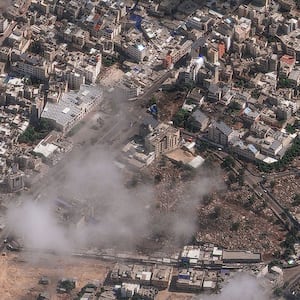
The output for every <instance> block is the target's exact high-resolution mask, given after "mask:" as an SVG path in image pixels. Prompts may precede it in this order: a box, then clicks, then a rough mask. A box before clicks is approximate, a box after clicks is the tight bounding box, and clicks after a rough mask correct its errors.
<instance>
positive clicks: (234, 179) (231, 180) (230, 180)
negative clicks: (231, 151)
mask: <svg viewBox="0 0 300 300" xmlns="http://www.w3.org/2000/svg"><path fill="white" fill-rule="evenodd" d="M228 181H229V183H230V184H232V183H235V182H236V177H235V175H234V174H233V173H232V172H230V173H229V175H228Z"/></svg>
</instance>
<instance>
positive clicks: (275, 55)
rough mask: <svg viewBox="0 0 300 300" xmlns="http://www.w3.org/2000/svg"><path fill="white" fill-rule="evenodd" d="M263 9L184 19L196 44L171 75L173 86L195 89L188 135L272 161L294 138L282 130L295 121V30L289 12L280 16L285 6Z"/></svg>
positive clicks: (298, 69)
mask: <svg viewBox="0 0 300 300" xmlns="http://www.w3.org/2000/svg"><path fill="white" fill-rule="evenodd" d="M262 3H263V5H262ZM262 3H260V4H258V3H257V1H252V3H250V4H248V5H240V6H239V7H238V9H237V10H236V12H235V13H234V14H232V13H231V14H223V13H222V10H219V11H218V13H216V12H215V11H213V10H212V9H211V8H210V7H206V9H205V8H201V9H199V10H196V11H194V12H193V13H192V14H191V15H189V16H188V17H187V19H186V21H185V23H184V25H182V26H181V27H180V32H181V33H182V34H186V36H189V38H190V39H191V40H192V41H193V43H192V44H191V49H190V52H189V57H190V59H189V60H188V61H187V62H188V64H187V66H185V67H181V68H179V69H177V70H176V71H173V73H174V74H173V75H174V78H175V79H176V82H177V84H178V85H185V84H189V85H194V86H196V87H197V88H195V89H194V90H193V91H192V92H191V96H190V95H187V99H186V101H185V103H184V104H183V106H182V109H184V110H186V111H188V112H190V120H191V122H190V125H191V124H192V129H193V132H202V133H203V132H204V133H206V134H201V136H200V138H199V142H201V141H202V140H203V139H206V140H207V141H210V142H212V143H214V144H216V145H217V146H220V147H223V148H230V150H232V151H233V152H236V153H237V154H239V155H240V156H242V157H244V158H246V159H249V160H252V161H263V162H265V163H273V162H275V161H277V160H279V159H280V158H282V157H283V155H284V153H285V152H286V151H287V149H288V148H289V147H290V146H291V144H292V142H293V140H294V139H295V138H296V137H297V134H293V132H292V133H291V132H290V131H289V130H287V128H289V127H291V126H292V125H293V124H294V122H295V120H297V119H299V115H298V111H299V105H300V94H299V83H300V77H299V76H300V64H299V53H298V51H297V40H298V35H299V33H298V32H299V28H300V27H299V26H300V24H299V21H298V19H297V17H296V13H295V14H294V10H293V8H292V7H290V8H289V10H290V15H289V17H286V16H283V14H282V13H280V12H279V11H280V7H281V6H282V5H284V4H283V2H282V1H281V2H280V3H277V2H268V1H262ZM285 9H286V8H285ZM294 15H295V17H293V16H294ZM274 26H275V27H276V30H275V28H274ZM288 45H290V47H289V46H288ZM170 67H171V66H170ZM195 95H196V97H195ZM195 98H196V99H195ZM189 127H191V126H189Z"/></svg>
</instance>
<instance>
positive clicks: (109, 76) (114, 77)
mask: <svg viewBox="0 0 300 300" xmlns="http://www.w3.org/2000/svg"><path fill="white" fill-rule="evenodd" d="M123 75H124V72H123V71H122V70H120V69H119V66H118V64H114V65H112V66H111V67H108V68H103V70H102V72H101V74H100V76H99V78H98V81H99V83H100V84H102V85H104V86H106V87H112V86H114V84H115V83H117V82H118V81H119V80H120V79H121V78H122V77H123Z"/></svg>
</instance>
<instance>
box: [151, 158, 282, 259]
mask: <svg viewBox="0 0 300 300" xmlns="http://www.w3.org/2000/svg"><path fill="white" fill-rule="evenodd" d="M212 170H215V171H214V172H213V173H211V172H212ZM149 171H150V174H151V175H150V176H151V178H153V179H154V180H155V179H157V181H158V182H157V183H156V185H155V191H156V197H157V205H156V207H157V208H158V209H159V210H160V211H161V212H162V214H163V213H165V212H169V211H176V210H181V211H182V205H183V203H187V201H188V202H189V203H191V201H192V202H193V204H192V205H193V207H194V208H193V209H194V210H197V211H198V217H197V223H198V224H197V226H198V232H197V234H196V236H197V239H198V240H199V241H203V242H212V243H215V244H217V245H220V246H223V247H227V248H229V249H242V250H252V251H260V252H261V253H262V254H264V258H265V259H269V258H271V257H272V254H273V253H274V252H275V251H278V250H280V242H281V241H282V240H283V239H284V234H285V232H284V231H282V228H281V227H280V226H279V225H277V222H276V218H275V217H274V215H273V213H272V211H271V210H270V209H269V208H268V207H267V206H266V203H264V201H263V200H262V199H261V198H258V197H257V196H255V194H254V193H253V192H252V191H251V190H249V188H248V187H246V186H239V185H238V183H235V184H233V185H232V186H231V188H226V184H225V182H224V180H226V179H227V174H226V172H224V171H223V170H220V168H218V166H217V164H215V165H214V166H213V167H211V168H206V169H204V170H202V171H200V173H202V175H201V174H200V177H197V175H196V177H195V178H192V177H193V174H192V173H189V171H187V170H182V169H181V168H178V167H174V166H173V165H172V163H171V162H169V161H168V160H167V161H165V162H160V163H159V162H158V163H154V164H152V165H151V166H150V168H149ZM209 173H211V175H208V174H209ZM214 174H215V175H214ZM201 176H204V177H208V176H210V177H212V178H214V179H213V180H215V184H216V188H212V190H213V192H212V193H210V194H209V197H205V199H202V200H200V198H199V201H198V203H197V201H195V197H197V194H194V195H193V194H192V195H188V191H190V190H191V189H193V186H191V185H190V180H192V181H193V182H194V183H195V184H196V186H198V187H199V188H205V186H204V187H203V186H201V180H202V179H201ZM214 176H215V177H214ZM195 184H194V187H195ZM222 186H223V187H222ZM190 197H193V198H190ZM188 213H189V212H188ZM235 223H236V224H235ZM234 224H235V225H234ZM164 241H166V239H164Z"/></svg>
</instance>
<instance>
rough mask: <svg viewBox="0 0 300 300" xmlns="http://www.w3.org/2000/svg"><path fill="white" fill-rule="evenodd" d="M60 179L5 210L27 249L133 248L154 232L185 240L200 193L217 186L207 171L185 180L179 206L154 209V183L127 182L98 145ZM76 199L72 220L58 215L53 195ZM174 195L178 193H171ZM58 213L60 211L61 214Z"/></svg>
mask: <svg viewBox="0 0 300 300" xmlns="http://www.w3.org/2000/svg"><path fill="white" fill-rule="evenodd" d="M63 173H64V175H65V176H63V177H64V179H61V177H60V179H56V178H52V179H51V184H50V185H49V187H48V189H47V190H46V191H45V192H44V193H43V195H44V196H42V197H41V199H39V201H38V202H34V201H33V200H26V201H24V204H23V205H21V206H20V207H18V208H11V209H9V211H8V215H7V217H8V221H9V222H8V223H9V226H10V228H12V229H13V231H14V232H15V233H16V235H17V236H20V237H21V238H22V239H23V241H24V246H25V247H28V248H41V249H51V250H55V251H59V250H63V251H67V250H70V251H71V249H74V248H88V247H99V248H101V247H107V246H109V247H110V246H117V247H118V248H122V247H126V248H128V247H133V248H134V247H135V246H136V245H137V244H138V243H139V242H140V241H141V240H142V239H145V238H148V237H150V236H151V235H152V234H153V233H154V234H156V233H157V234H160V232H163V233H164V236H167V237H169V236H171V238H172V237H173V240H174V241H176V242H177V243H178V242H180V243H182V242H187V241H188V239H189V238H191V237H192V236H193V234H194V233H195V231H196V229H197V217H198V216H197V209H196V207H197V206H198V205H199V203H200V201H201V199H202V196H203V195H205V194H207V193H208V192H211V191H212V190H214V189H216V185H217V184H218V183H217V181H216V180H215V178H214V180H212V178H211V177H210V176H209V175H207V174H205V175H204V174H202V175H199V176H198V177H196V179H195V180H194V182H193V183H192V184H187V186H186V188H187V191H186V193H185V195H184V197H183V199H181V200H180V201H179V202H178V204H177V210H176V211H175V212H170V213H168V214H158V215H157V214H156V213H155V209H154V203H155V193H154V187H153V185H151V184H150V185H149V184H148V185H146V184H143V183H140V184H138V186H137V187H135V188H131V189H128V188H126V187H125V181H126V178H125V180H124V176H123V175H122V173H121V171H120V170H119V169H118V167H117V166H115V164H114V163H113V158H112V155H111V154H110V153H108V152H107V151H105V150H104V149H103V148H102V147H100V148H99V147H92V148H90V149H89V150H85V151H82V153H80V155H78V156H77V157H75V159H74V160H72V162H70V163H68V164H67V165H66V167H65V168H64V171H63ZM62 196H63V197H65V198H67V199H76V201H77V206H76V207H75V209H74V210H73V211H72V213H71V215H72V216H71V217H70V219H72V217H73V219H74V215H75V219H76V220H77V221H79V220H80V219H81V216H82V215H85V216H89V217H90V221H89V220H85V221H86V222H83V224H80V226H77V225H78V224H77V225H76V224H74V222H73V223H72V222H67V225H66V222H65V224H64V225H62V224H60V225H59V224H58V220H60V222H59V223H62V220H61V219H59V218H58V214H57V213H56V211H55V209H57V207H55V199H57V198H58V197H62ZM174 196H176V195H174ZM60 218H61V216H60Z"/></svg>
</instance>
